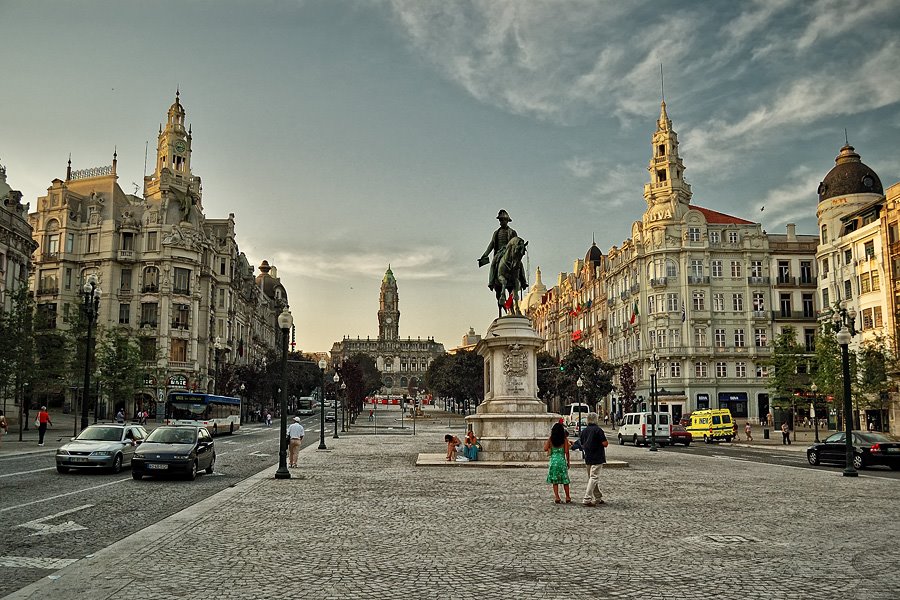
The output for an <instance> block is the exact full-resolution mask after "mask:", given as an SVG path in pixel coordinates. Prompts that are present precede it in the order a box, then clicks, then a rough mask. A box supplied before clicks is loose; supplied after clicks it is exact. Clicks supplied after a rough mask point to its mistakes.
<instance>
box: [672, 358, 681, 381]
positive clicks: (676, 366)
mask: <svg viewBox="0 0 900 600" xmlns="http://www.w3.org/2000/svg"><path fill="white" fill-rule="evenodd" d="M669 369H670V370H671V372H672V377H681V362H679V361H677V360H673V361H672V362H670V363H669Z"/></svg>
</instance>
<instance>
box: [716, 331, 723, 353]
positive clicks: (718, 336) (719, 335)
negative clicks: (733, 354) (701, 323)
mask: <svg viewBox="0 0 900 600" xmlns="http://www.w3.org/2000/svg"><path fill="white" fill-rule="evenodd" d="M715 337H716V340H715V344H716V348H724V347H725V330H724V329H716V331H715Z"/></svg>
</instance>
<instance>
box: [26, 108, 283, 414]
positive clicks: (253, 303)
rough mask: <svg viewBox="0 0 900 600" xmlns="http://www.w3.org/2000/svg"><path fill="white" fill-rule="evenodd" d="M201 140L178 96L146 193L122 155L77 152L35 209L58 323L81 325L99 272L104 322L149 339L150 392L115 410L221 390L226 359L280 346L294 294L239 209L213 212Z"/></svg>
mask: <svg viewBox="0 0 900 600" xmlns="http://www.w3.org/2000/svg"><path fill="white" fill-rule="evenodd" d="M191 144H192V134H191V129H190V128H189V127H188V128H186V127H185V111H184V107H183V106H182V105H181V102H180V99H179V97H178V95H177V94H176V98H175V102H174V103H173V104H172V106H171V107H170V108H169V111H168V114H167V120H166V125H165V127H164V128H163V127H162V126H161V127H160V131H159V135H158V143H157V156H156V161H155V167H154V171H153V173H152V174H151V175H148V176H145V177H144V190H143V194H142V195H140V196H137V195H134V194H127V193H125V192H123V190H122V189H121V188H120V187H119V184H118V181H117V180H118V176H117V174H116V167H117V164H116V163H117V159H116V155H115V153H114V154H113V161H112V165H110V166H107V167H97V168H90V169H84V170H80V171H77V170H76V171H73V170H72V167H71V160H70V161H69V165H68V167H67V169H66V176H65V180H61V179H54V180H53V181H52V183H51V185H50V187H49V188H48V190H47V195H46V196H42V197H40V198H38V202H37V210H36V211H35V212H33V213H31V214H30V215H29V221H30V224H31V226H32V227H33V230H34V233H33V235H34V241H35V242H36V243H37V245H38V247H39V252H38V254H37V257H36V260H35V267H34V275H33V279H32V282H31V287H32V290H33V291H34V294H35V300H36V303H37V307H38V310H40V311H42V312H43V313H44V315H45V316H46V317H47V323H48V324H49V326H51V327H68V326H69V321H70V320H71V317H72V316H73V315H74V314H75V312H74V311H79V310H81V305H82V293H81V289H82V287H83V285H84V283H85V281H87V279H88V278H89V277H90V276H94V277H95V278H96V279H97V281H98V283H99V286H100V288H101V290H102V292H103V293H102V298H101V301H100V311H99V315H98V319H97V324H98V329H99V330H100V331H102V330H103V329H104V328H112V327H125V328H128V329H129V330H131V331H133V332H134V334H135V335H136V336H137V339H138V341H139V344H140V347H141V355H142V359H143V361H144V368H145V376H144V381H143V386H142V388H141V391H140V394H139V395H138V396H137V397H136V398H133V399H132V398H116V399H108V402H106V403H104V402H103V401H101V402H100V403H99V407H100V408H99V410H100V412H104V411H105V412H106V414H107V415H109V414H113V413H112V412H110V411H114V410H116V409H117V408H118V407H120V406H121V407H124V408H125V409H126V411H127V412H128V413H132V412H133V411H134V410H137V409H139V408H146V409H148V410H150V411H151V412H152V411H153V410H154V409H157V410H158V407H157V406H156V402H157V401H161V400H162V399H163V398H164V397H165V394H166V392H168V391H170V390H205V391H208V392H214V391H216V390H217V388H216V381H215V380H216V376H217V372H216V369H215V365H216V361H217V359H218V361H219V362H220V363H227V362H239V363H240V362H250V361H259V360H261V359H262V358H263V357H264V356H265V355H266V353H267V352H269V351H271V350H274V349H275V348H276V345H277V344H278V343H280V342H279V340H280V334H278V333H277V315H278V314H279V313H280V311H281V310H282V309H283V308H284V307H285V306H287V293H286V291H285V289H284V287H283V286H282V285H281V283H280V281H279V280H278V279H277V277H275V273H274V272H271V271H273V268H272V267H270V266H269V265H268V263H265V262H264V263H263V265H262V266H261V267H260V271H261V274H260V275H259V276H255V275H254V272H253V268H252V267H251V266H250V264H249V262H248V260H247V258H246V256H245V255H244V254H243V253H241V252H240V251H239V248H238V245H237V241H236V234H235V222H234V215H233V214H231V215H229V216H228V218H225V219H207V218H206V216H205V214H204V210H203V202H202V186H201V180H200V177H199V176H197V175H195V174H194V173H193V172H192V171H191V153H192V149H191ZM219 391H221V390H219ZM101 396H102V393H101Z"/></svg>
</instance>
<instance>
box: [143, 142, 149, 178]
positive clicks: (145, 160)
mask: <svg viewBox="0 0 900 600" xmlns="http://www.w3.org/2000/svg"><path fill="white" fill-rule="evenodd" d="M149 147H150V140H144V177H146V176H147V149H148V148H149Z"/></svg>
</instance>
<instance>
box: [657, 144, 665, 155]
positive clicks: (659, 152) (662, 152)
mask: <svg viewBox="0 0 900 600" xmlns="http://www.w3.org/2000/svg"><path fill="white" fill-rule="evenodd" d="M656 155H657V156H665V155H666V145H665V144H659V145H658V146H657V147H656Z"/></svg>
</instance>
